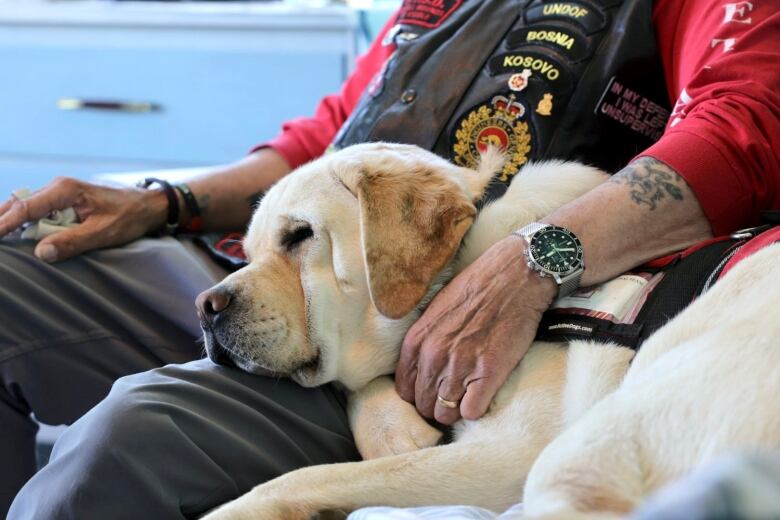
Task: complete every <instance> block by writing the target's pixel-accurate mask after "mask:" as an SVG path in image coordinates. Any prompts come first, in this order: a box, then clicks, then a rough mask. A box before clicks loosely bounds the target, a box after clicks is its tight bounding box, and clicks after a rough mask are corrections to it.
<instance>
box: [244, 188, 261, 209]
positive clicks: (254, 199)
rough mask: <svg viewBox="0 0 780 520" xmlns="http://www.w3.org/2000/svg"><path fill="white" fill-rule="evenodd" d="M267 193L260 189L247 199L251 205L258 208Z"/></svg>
mask: <svg viewBox="0 0 780 520" xmlns="http://www.w3.org/2000/svg"><path fill="white" fill-rule="evenodd" d="M264 195H265V192H264V191H258V192H257V193H253V194H252V195H250V196H249V197H247V199H246V201H247V203H248V204H249V207H250V208H252V209H256V208H257V206H259V205H260V201H261V200H263V196H264Z"/></svg>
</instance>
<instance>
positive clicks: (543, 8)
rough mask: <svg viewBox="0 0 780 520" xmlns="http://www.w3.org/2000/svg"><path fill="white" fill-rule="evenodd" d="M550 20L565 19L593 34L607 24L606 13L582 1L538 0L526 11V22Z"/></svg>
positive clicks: (586, 32)
mask: <svg viewBox="0 0 780 520" xmlns="http://www.w3.org/2000/svg"><path fill="white" fill-rule="evenodd" d="M549 20H563V21H566V22H571V23H574V24H575V25H578V26H580V27H582V29H583V30H584V31H585V34H593V33H594V32H598V31H600V30H602V29H604V28H605V27H606V26H607V17H606V16H605V15H604V13H603V12H602V11H601V10H600V9H598V8H596V7H594V6H591V5H590V4H588V3H585V2H581V1H570V2H543V1H542V0H536V1H535V2H534V3H533V4H532V5H531V7H529V8H528V10H526V12H525V22H526V23H527V24H529V25H530V24H533V23H537V22H547V21H549Z"/></svg>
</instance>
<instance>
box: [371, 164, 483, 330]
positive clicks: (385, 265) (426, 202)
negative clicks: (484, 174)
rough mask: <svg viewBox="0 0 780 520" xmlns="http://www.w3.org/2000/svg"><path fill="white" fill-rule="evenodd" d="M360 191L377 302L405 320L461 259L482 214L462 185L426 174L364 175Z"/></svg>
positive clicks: (382, 309) (389, 314) (381, 309)
mask: <svg viewBox="0 0 780 520" xmlns="http://www.w3.org/2000/svg"><path fill="white" fill-rule="evenodd" d="M356 192H357V196H358V201H359V204H360V229H361V238H362V242H363V255H364V259H365V263H366V269H367V272H368V285H369V289H370V292H371V300H372V302H373V303H374V306H376V308H377V309H378V310H379V312H381V313H382V314H383V315H385V316H387V317H388V318H393V319H397V318H401V317H403V316H406V315H407V314H408V313H409V312H411V311H412V310H413V309H414V308H415V306H417V304H418V303H419V302H420V300H422V298H423V297H424V296H425V294H426V293H427V292H428V288H429V287H430V285H431V283H432V282H433V280H434V277H435V276H436V275H437V274H438V273H439V272H440V271H441V270H442V269H443V268H444V267H445V266H446V265H447V263H448V262H449V261H450V260H451V259H452V257H453V256H454V255H455V252H456V251H457V249H458V247H459V245H460V242H461V239H462V238H463V235H465V234H466V231H468V229H469V227H471V224H472V222H473V221H474V217H475V215H476V209H475V207H474V205H473V204H472V202H471V201H470V200H469V197H468V195H467V194H465V193H464V192H463V190H462V188H460V187H459V186H458V185H457V184H455V183H454V182H452V181H451V180H449V179H447V178H446V176H444V175H441V174H437V173H436V172H434V171H431V170H425V169H416V171H413V172H404V173H403V174H399V173H391V172H381V171H370V172H369V171H362V172H361V174H360V175H359V176H358V179H357V189H356Z"/></svg>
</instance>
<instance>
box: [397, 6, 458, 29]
mask: <svg viewBox="0 0 780 520" xmlns="http://www.w3.org/2000/svg"><path fill="white" fill-rule="evenodd" d="M462 3H463V0H404V3H403V4H402V5H401V10H400V11H399V13H398V18H397V19H396V23H404V24H409V25H419V26H421V27H427V28H434V27H438V26H440V25H441V24H442V22H444V20H446V19H447V18H448V17H449V16H450V15H451V14H452V13H453V12H454V11H455V9H457V8H458V7H460V6H461V4H462Z"/></svg>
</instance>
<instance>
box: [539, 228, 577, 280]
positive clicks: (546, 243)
mask: <svg viewBox="0 0 780 520" xmlns="http://www.w3.org/2000/svg"><path fill="white" fill-rule="evenodd" d="M529 249H530V253H531V256H532V258H533V259H534V261H535V262H536V263H537V264H538V265H539V267H541V268H542V269H544V270H545V271H548V272H551V273H566V272H568V271H572V270H574V269H576V268H578V267H579V266H580V265H581V264H582V244H580V241H579V240H578V239H577V237H576V236H574V235H573V234H571V233H570V232H569V231H567V230H565V229H563V228H560V227H556V226H550V227H549V228H546V229H543V230H542V231H540V232H538V233H536V234H535V235H534V236H533V238H532V239H531V243H530V246H529Z"/></svg>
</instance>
